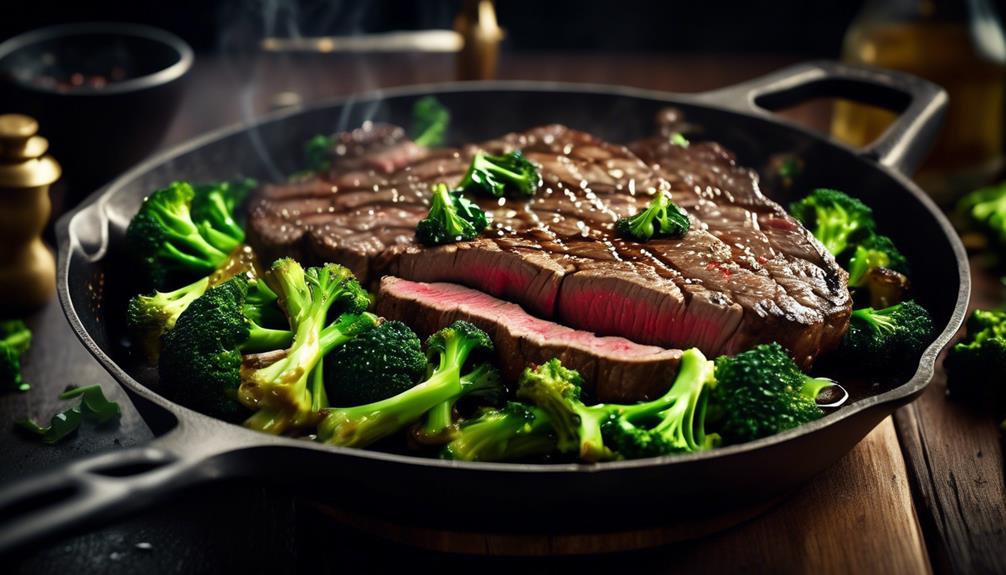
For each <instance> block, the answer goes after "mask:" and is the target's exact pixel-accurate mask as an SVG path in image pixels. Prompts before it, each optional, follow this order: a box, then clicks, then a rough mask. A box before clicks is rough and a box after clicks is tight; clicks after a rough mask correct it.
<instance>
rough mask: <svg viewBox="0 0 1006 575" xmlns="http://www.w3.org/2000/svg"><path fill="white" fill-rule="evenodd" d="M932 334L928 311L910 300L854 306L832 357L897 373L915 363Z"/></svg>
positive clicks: (876, 370)
mask: <svg viewBox="0 0 1006 575" xmlns="http://www.w3.org/2000/svg"><path fill="white" fill-rule="evenodd" d="M932 334H933V320H932V319H931V318H930V317H929V312H927V311H926V309H925V308H923V307H922V306H920V305H919V304H917V303H915V302H914V301H912V300H908V301H905V302H902V303H899V304H895V305H893V306H890V307H886V308H883V309H874V308H872V307H867V308H862V309H857V310H855V311H853V312H852V316H851V317H850V318H849V329H848V331H847V332H846V333H845V337H843V338H842V345H841V348H840V349H839V353H838V355H837V357H836V359H837V360H838V361H842V362H843V363H845V364H847V365H855V366H856V367H857V369H861V370H864V371H865V372H868V373H900V372H901V370H904V369H910V368H913V367H914V366H915V365H917V360H918V357H919V355H921V354H922V350H923V349H925V347H926V345H928V344H929V341H930V339H931V338H932ZM846 360H848V361H846Z"/></svg>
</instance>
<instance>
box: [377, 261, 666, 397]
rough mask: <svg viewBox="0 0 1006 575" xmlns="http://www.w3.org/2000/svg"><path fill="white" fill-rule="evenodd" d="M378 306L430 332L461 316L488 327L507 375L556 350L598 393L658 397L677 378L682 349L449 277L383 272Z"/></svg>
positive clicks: (424, 332) (515, 374)
mask: <svg viewBox="0 0 1006 575" xmlns="http://www.w3.org/2000/svg"><path fill="white" fill-rule="evenodd" d="M376 311H377V313H378V314H380V315H382V316H384V317H387V318H390V319H397V320H401V321H403V322H405V323H407V324H409V325H410V326H412V327H413V328H414V329H415V330H416V331H417V332H418V333H419V334H420V335H421V336H423V337H426V336H428V335H429V334H431V333H433V332H435V331H437V330H438V329H440V328H442V327H444V326H445V325H448V324H450V323H451V322H453V321H455V320H459V319H463V320H467V321H470V322H472V323H473V324H475V325H477V326H478V327H479V328H481V329H483V330H485V331H486V332H487V333H488V334H489V335H490V336H491V337H492V340H493V343H494V344H495V346H496V354H497V356H498V359H499V361H498V362H497V363H498V365H500V366H501V367H502V369H503V371H504V377H505V378H506V379H507V380H508V381H509V382H510V383H513V382H516V381H517V378H518V377H519V376H520V373H521V371H523V369H524V368H525V367H527V366H529V365H532V364H540V363H543V362H545V361H548V360H549V359H551V358H553V357H558V358H559V359H560V360H561V361H562V363H563V365H565V366H567V367H571V368H573V369H576V370H577V371H579V372H580V373H581V374H582V375H583V376H584V379H585V381H586V382H587V384H588V385H589V386H590V387H589V388H588V389H587V390H586V391H588V392H589V393H590V394H591V396H592V398H593V399H596V400H597V401H609V402H633V401H642V400H645V399H652V398H655V397H659V396H660V395H661V394H662V393H663V392H665V391H666V390H667V387H668V386H669V385H670V383H671V381H673V377H674V373H675V370H676V369H677V365H678V360H679V359H680V358H681V352H680V351H678V350H667V349H662V348H659V347H654V346H649V345H640V344H638V343H633V342H631V341H629V340H627V339H624V338H621V337H600V336H597V335H594V334H592V333H590V332H586V331H581V330H575V329H572V328H569V327H566V326H563V325H560V324H557V323H554V322H551V321H547V320H543V319H539V318H537V317H534V316H532V315H530V314H528V313H527V312H525V311H524V310H523V309H522V308H521V307H520V306H519V305H517V304H513V303H510V302H507V301H503V300H500V299H497V298H494V297H492V296H490V295H488V294H486V293H485V292H482V291H478V290H474V289H471V288H466V287H463V286H459V285H457V284H450V283H419V282H412V281H408V280H403V279H399V278H396V277H391V276H385V277H384V278H382V279H381V288H380V292H379V293H378V298H377V309H376Z"/></svg>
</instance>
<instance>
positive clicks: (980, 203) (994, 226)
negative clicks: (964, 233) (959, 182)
mask: <svg viewBox="0 0 1006 575" xmlns="http://www.w3.org/2000/svg"><path fill="white" fill-rule="evenodd" d="M957 213H958V215H959V216H960V217H962V218H963V220H964V224H965V225H967V226H968V227H969V228H973V229H976V230H977V231H980V232H982V233H983V234H985V235H986V236H988V238H989V239H990V240H991V241H993V242H995V243H997V244H998V245H1000V246H1006V182H1002V183H999V184H996V185H994V186H988V187H985V188H981V189H978V190H975V191H973V192H971V193H969V194H967V195H966V196H964V197H963V198H961V200H960V201H959V202H958V203H957Z"/></svg>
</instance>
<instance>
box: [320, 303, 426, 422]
mask: <svg viewBox="0 0 1006 575" xmlns="http://www.w3.org/2000/svg"><path fill="white" fill-rule="evenodd" d="M326 361H327V362H328V363H327V365H326V366H325V377H326V380H327V386H326V388H327V390H328V394H329V396H330V397H332V398H333V400H334V402H335V403H336V405H360V404H363V403H373V402H375V401H380V400H382V399H387V398H389V397H392V396H394V395H397V394H399V393H401V392H403V391H405V390H406V389H409V388H410V387H412V386H414V385H415V384H416V383H418V382H419V381H420V380H421V379H422V378H423V376H424V375H425V374H426V355H424V354H423V344H422V342H421V341H420V340H419V337H418V336H416V334H415V332H413V331H412V330H411V329H409V326H407V325H405V324H404V323H402V322H400V321H386V322H384V323H382V324H381V325H379V326H377V327H376V328H375V329H372V330H370V331H368V332H366V333H364V334H361V335H360V336H359V337H357V338H356V339H354V340H353V341H350V342H348V343H346V344H345V345H343V346H341V347H339V348H338V349H336V350H335V351H334V352H332V354H331V355H329V356H328V358H327V359H326Z"/></svg>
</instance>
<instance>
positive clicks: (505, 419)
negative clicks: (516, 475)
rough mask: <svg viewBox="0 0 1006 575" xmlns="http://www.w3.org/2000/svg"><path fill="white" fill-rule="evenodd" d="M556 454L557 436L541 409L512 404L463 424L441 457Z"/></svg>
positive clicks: (510, 457) (485, 411) (504, 457)
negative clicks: (554, 452)
mask: <svg viewBox="0 0 1006 575" xmlns="http://www.w3.org/2000/svg"><path fill="white" fill-rule="evenodd" d="M553 451H555V436H554V434H553V433H552V424H551V423H550V422H549V419H548V415H547V414H546V413H545V412H544V411H543V410H541V409H540V408H537V407H534V406H530V405H525V404H523V403H518V402H515V401H511V402H507V404H506V405H505V406H503V407H502V408H498V409H497V408H485V409H483V410H482V411H481V412H480V413H479V414H478V416H477V417H474V418H471V419H466V420H464V421H462V422H461V425H460V427H459V428H458V431H457V433H456V434H455V436H454V439H452V440H451V442H450V443H448V444H447V445H446V446H444V449H443V451H442V452H441V454H440V455H441V457H443V458H444V459H457V460H461V461H513V460H519V459H527V458H532V457H542V456H545V455H548V454H550V453H552V452H553Z"/></svg>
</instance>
